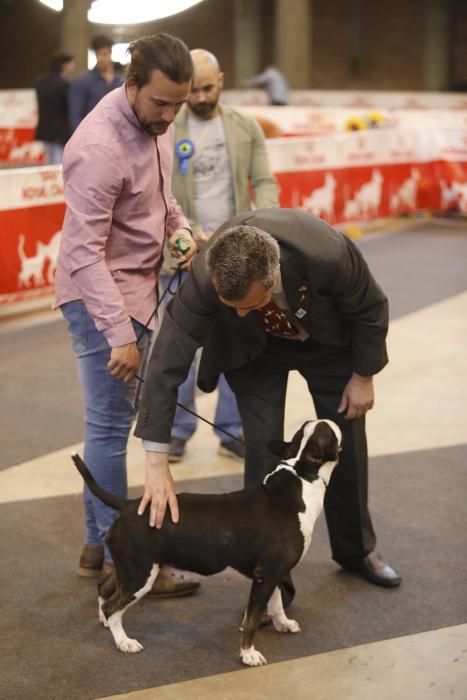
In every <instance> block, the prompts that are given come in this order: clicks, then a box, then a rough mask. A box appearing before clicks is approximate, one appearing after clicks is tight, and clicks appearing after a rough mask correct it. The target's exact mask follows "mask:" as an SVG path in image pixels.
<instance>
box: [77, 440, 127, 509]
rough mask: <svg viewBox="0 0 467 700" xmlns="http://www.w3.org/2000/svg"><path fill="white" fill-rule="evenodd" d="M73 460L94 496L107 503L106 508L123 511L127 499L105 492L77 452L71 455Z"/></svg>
mask: <svg viewBox="0 0 467 700" xmlns="http://www.w3.org/2000/svg"><path fill="white" fill-rule="evenodd" d="M71 459H72V460H73V462H74V463H75V466H76V468H77V470H78V471H79V473H80V474H81V476H82V477H83V479H84V481H85V482H86V485H87V487H88V488H89V490H90V491H91V493H92V494H94V496H96V497H97V498H98V499H99V500H100V501H102V502H103V503H105V505H106V506H109V507H110V508H115V510H122V508H124V507H125V506H126V504H127V503H128V501H127V500H126V499H125V498H121V497H120V496H115V495H114V494H113V493H109V492H108V491H105V489H103V488H102V487H101V486H99V484H98V483H97V482H96V481H95V479H94V477H93V475H92V474H91V472H90V471H89V469H88V468H87V466H86V465H85V463H84V462H83V460H82V459H81V457H80V456H79V454H77V453H76V452H75V453H74V454H72V455H71Z"/></svg>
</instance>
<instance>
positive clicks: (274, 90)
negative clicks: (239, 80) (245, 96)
mask: <svg viewBox="0 0 467 700" xmlns="http://www.w3.org/2000/svg"><path fill="white" fill-rule="evenodd" d="M245 85H247V87H262V88H263V89H264V90H265V91H266V94H267V96H268V99H269V103H270V104H271V105H275V106H284V105H287V104H288V103H289V86H288V84H287V80H286V78H285V75H284V74H283V73H281V71H280V70H279V68H277V66H272V65H271V66H267V67H266V68H265V69H264V70H263V72H262V73H259V75H253V76H252V77H251V78H248V79H247V80H245Z"/></svg>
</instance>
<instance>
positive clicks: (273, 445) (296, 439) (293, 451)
mask: <svg viewBox="0 0 467 700" xmlns="http://www.w3.org/2000/svg"><path fill="white" fill-rule="evenodd" d="M306 424H307V423H304V424H303V425H302V427H301V428H300V430H297V432H296V433H295V435H294V436H293V438H292V442H284V440H273V441H272V442H270V443H269V444H268V448H269V451H270V452H271V453H272V454H273V455H274V456H275V457H279V458H280V459H292V457H296V456H297V454H298V450H299V448H300V443H301V441H302V438H303V431H304V430H305V426H306Z"/></svg>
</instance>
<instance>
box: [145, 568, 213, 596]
mask: <svg viewBox="0 0 467 700" xmlns="http://www.w3.org/2000/svg"><path fill="white" fill-rule="evenodd" d="M200 585H201V584H200V582H199V581H197V580H196V579H194V578H190V577H188V576H186V575H185V574H183V573H182V572H181V571H177V570H176V569H171V568H168V567H167V568H166V567H162V569H161V570H160V572H159V574H158V576H157V578H156V580H155V581H154V585H153V587H152V588H151V590H150V591H149V593H148V595H150V596H152V597H153V598H176V597H177V596H182V595H192V593H195V591H197V590H198V589H199V587H200Z"/></svg>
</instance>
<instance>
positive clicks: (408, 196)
mask: <svg viewBox="0 0 467 700" xmlns="http://www.w3.org/2000/svg"><path fill="white" fill-rule="evenodd" d="M419 180H420V170H419V169H418V168H412V169H411V171H410V177H408V178H407V179H406V180H404V182H403V183H402V185H401V186H400V188H399V189H398V190H397V191H396V192H394V193H393V194H392V196H391V199H390V202H389V208H390V210H391V212H392V213H393V214H396V213H397V212H404V211H413V210H414V209H415V207H416V204H417V191H418V181H419Z"/></svg>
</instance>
